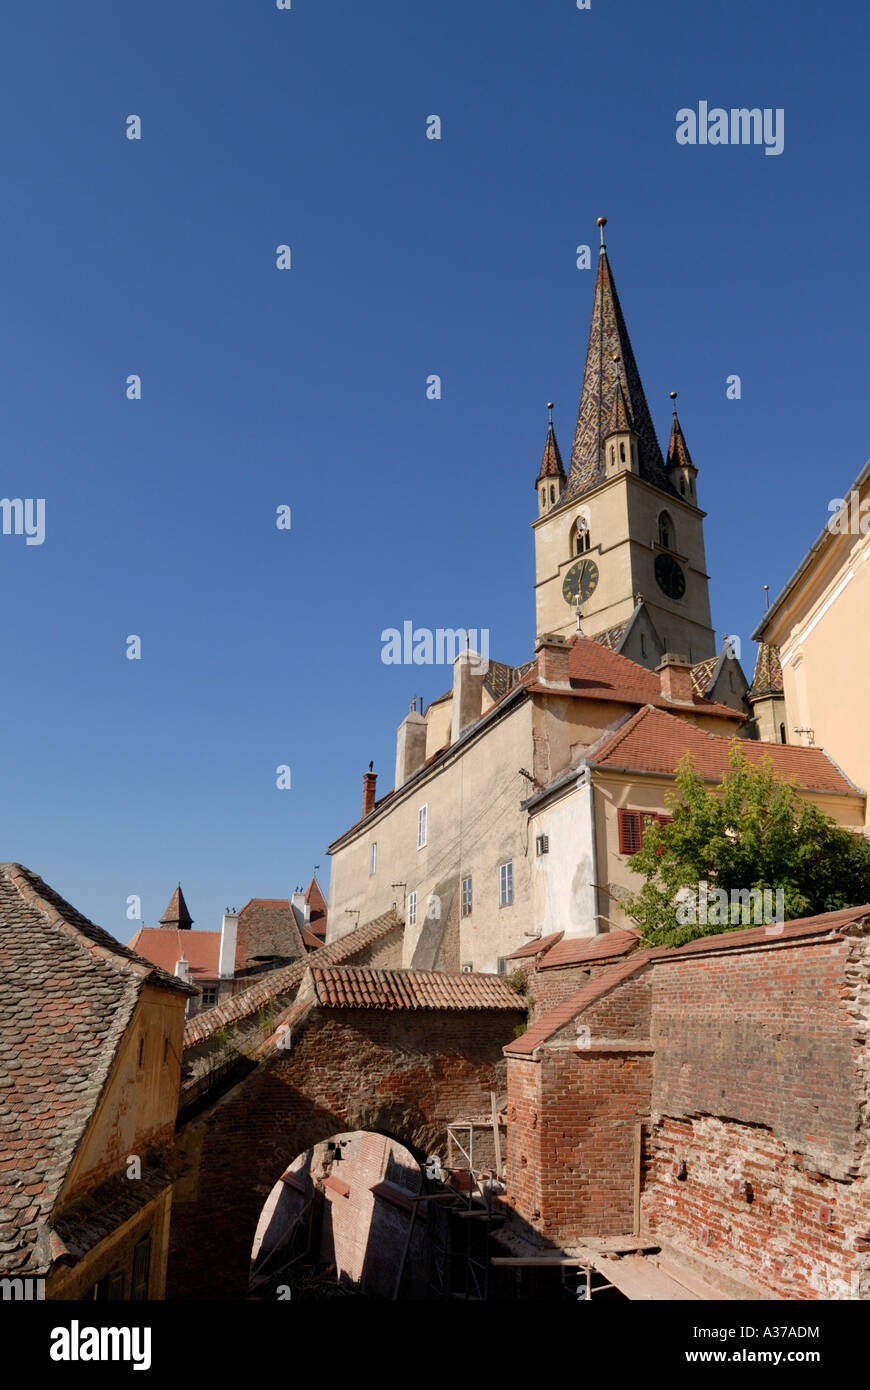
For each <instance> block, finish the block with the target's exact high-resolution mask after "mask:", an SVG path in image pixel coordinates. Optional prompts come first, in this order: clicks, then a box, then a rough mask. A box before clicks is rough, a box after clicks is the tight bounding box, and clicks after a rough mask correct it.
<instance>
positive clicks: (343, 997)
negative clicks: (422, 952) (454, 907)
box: [298, 965, 525, 1013]
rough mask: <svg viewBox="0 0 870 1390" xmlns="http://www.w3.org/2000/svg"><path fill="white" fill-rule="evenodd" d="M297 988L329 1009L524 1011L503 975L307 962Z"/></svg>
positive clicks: (300, 994)
mask: <svg viewBox="0 0 870 1390" xmlns="http://www.w3.org/2000/svg"><path fill="white" fill-rule="evenodd" d="M309 970H310V975H309V977H308V979H306V981H305V984H304V985H303V986H302V988H301V989H300V991H299V997H298V1002H299V1003H301V1002H302V1001H303V999H304V998H307V997H308V995H309V993H312V994H313V998H314V1001H315V1002H316V1003H317V1004H319V1005H320V1006H321V1008H330V1009H451V1010H456V1009H460V1010H461V1009H468V1010H477V1009H511V1010H518V1011H519V1012H521V1013H522V1012H524V1011H525V1004H524V1002H523V1000H522V999H521V998H520V997H519V995H518V994H517V993H516V992H515V991H514V990H512V989H511V988H510V986H509V985H507V984H506V983H505V981H504V980H503V979H502V977H501V976H500V975H476V974H471V973H465V974H458V975H452V974H449V973H448V972H447V971H445V970H365V969H355V968H354V967H352V966H350V967H349V966H344V967H342V968H340V969H336V968H335V967H330V966H316V965H311V966H310V967H309Z"/></svg>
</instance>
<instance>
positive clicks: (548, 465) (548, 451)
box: [536, 401, 565, 482]
mask: <svg viewBox="0 0 870 1390" xmlns="http://www.w3.org/2000/svg"><path fill="white" fill-rule="evenodd" d="M547 410H548V411H549V412H550V419H549V423H548V425H547V438H546V442H545V444H544V456H543V458H542V459H541V471H540V473H539V474H538V476H537V479H536V481H537V482H540V481H541V479H542V478H561V479H562V482H564V481H565V468H564V465H563V463H562V455H561V454H560V453H559V444H558V441H557V439H556V431H555V430H554V428H553V402H552V401H547Z"/></svg>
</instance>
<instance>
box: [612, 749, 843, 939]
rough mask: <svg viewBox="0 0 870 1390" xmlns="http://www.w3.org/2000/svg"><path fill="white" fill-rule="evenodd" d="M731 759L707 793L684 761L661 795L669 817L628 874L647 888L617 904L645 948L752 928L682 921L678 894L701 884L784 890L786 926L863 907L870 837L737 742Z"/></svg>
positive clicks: (648, 835) (648, 833)
mask: <svg viewBox="0 0 870 1390" xmlns="http://www.w3.org/2000/svg"><path fill="white" fill-rule="evenodd" d="M729 761H730V769H729V771H728V772H726V773H725V774H724V776H723V778H722V781H721V782H720V783H719V785H718V787H716V788H711V787H709V786H708V785H706V784H705V783H704V782H703V781H702V780H701V777H700V776H699V774H698V771H697V768H696V766H695V764H694V762H693V760H692V758H691V756H690V755H688V754H687V755H686V756H685V757H684V758H683V759H682V760H681V762H680V764H679V767H678V768H677V774H676V788H677V789H676V791H675V792H671V793H669V794H668V796H667V804H668V809H669V811H670V814H671V815H672V816H673V819H672V820H671V821H670V822H665V823H660V822H655V821H653V822H651V823H650V824H649V825H648V826H647V827H646V829H645V831H644V836H643V846H642V848H641V849H640V850H639V851H638V852H637V854H635V856H634V858H633V860H632V868H633V869H634V870H635V871H636V872H638V873H640V874H642V875H643V876H644V878H645V879H646V882H645V884H644V886H643V887H642V888H641V889H640V891H639V892H637V893H634V894H632V895H631V896H630V897H629V898H627V899H626V900H625V901H624V903H623V906H624V907H625V909H626V911H627V912H628V913H629V914H630V915H631V916H632V917H633V918H634V920H635V921H636V922H637V924H638V926H639V928H640V931H641V935H642V938H643V940H644V942H645V944H647V945H656V946H659V945H671V946H679V945H682V943H683V942H684V941H691V940H692V939H693V938H694V937H699V936H709V935H711V934H712V933H714V932H720V931H733V930H739V929H740V927H742V926H744V925H749V924H751V918H750V917H749V915H748V908H747V909H744V913H743V920H738V921H736V922H735V921H728V922H726V923H723V924H715V923H714V924H712V925H711V924H702V923H700V922H698V923H697V924H692V923H687V924H686V923H684V921H683V922H681V920H680V916H678V909H679V901H678V899H677V895H678V894H679V893H680V890H681V889H684V890H688V891H689V892H690V893H691V894H693V895H696V896H697V894H698V893H699V885H700V884H702V883H707V884H709V886H710V889H711V890H712V889H723V890H724V891H725V892H726V893H727V894H729V895H730V894H731V892H732V891H734V890H736V891H738V892H740V891H743V892H745V891H746V890H751V889H759V890H761V891H762V892H763V891H764V890H765V889H767V890H769V891H770V892H772V893H775V892H776V890H778V889H781V890H782V892H783V895H784V911H785V920H786V921H789V920H790V919H792V918H794V917H808V916H811V915H812V914H814V913H817V912H832V911H834V910H835V909H836V908H843V907H855V906H858V905H860V904H862V903H866V902H868V901H870V840H867V839H865V837H864V836H863V835H861V834H856V833H855V832H853V831H850V830H846V829H844V828H843V827H842V826H840V825H837V823H836V822H835V821H834V820H832V819H831V817H830V816H828V815H826V814H825V813H824V812H823V811H821V810H819V808H818V806H816V805H815V803H814V802H811V801H805V800H803V799H802V798H801V797H800V796H799V795H798V791H797V788H796V786H795V784H794V783H793V782H790V781H784V780H783V779H782V778H780V777H778V776H777V774H776V773H775V771H774V768H773V762H772V760H771V759H770V758H769V757H768V758H764V759H763V760H762V761H761V762H760V763H749V762H747V760H746V755H745V752H744V750H743V747H742V746H741V744H740V742H739V741H738V740H735V741H734V743H733V744H732V747H731V752H730V755H729ZM685 915H686V913H685V909H683V912H682V914H681V916H682V917H683V918H685Z"/></svg>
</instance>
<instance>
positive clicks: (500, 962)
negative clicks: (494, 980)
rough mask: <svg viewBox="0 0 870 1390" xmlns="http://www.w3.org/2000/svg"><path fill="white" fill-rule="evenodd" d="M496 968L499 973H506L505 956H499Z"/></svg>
mask: <svg viewBox="0 0 870 1390" xmlns="http://www.w3.org/2000/svg"><path fill="white" fill-rule="evenodd" d="M496 968H497V970H498V973H499V975H506V974H507V956H499V958H498V962H497V966H496Z"/></svg>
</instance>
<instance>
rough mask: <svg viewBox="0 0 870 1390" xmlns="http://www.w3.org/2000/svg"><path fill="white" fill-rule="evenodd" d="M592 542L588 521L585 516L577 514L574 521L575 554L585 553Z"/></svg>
mask: <svg viewBox="0 0 870 1390" xmlns="http://www.w3.org/2000/svg"><path fill="white" fill-rule="evenodd" d="M591 544H592V536H591V534H590V531H589V523H588V521H587V520H586V518H585V516H578V518H577V520H576V522H575V523H574V545H573V547H572V548H573V551H574V554H575V555H585V553H586V551H587V550H588V549H589V547H590V545H591Z"/></svg>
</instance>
